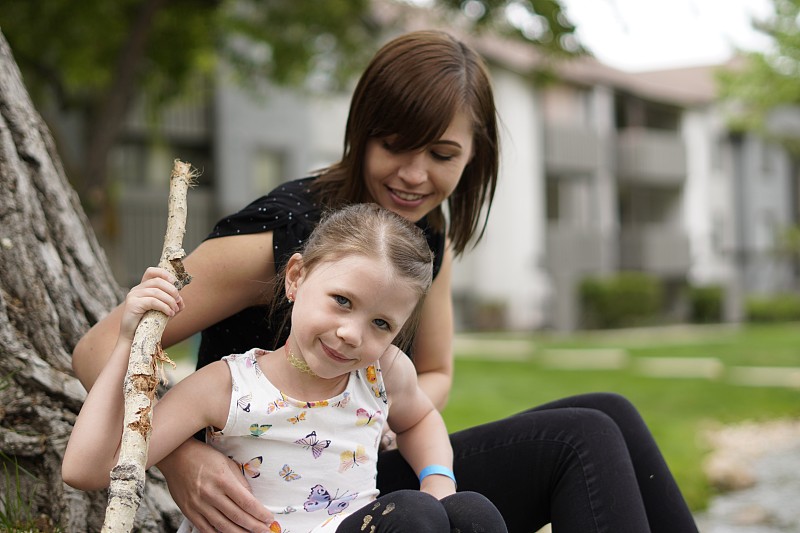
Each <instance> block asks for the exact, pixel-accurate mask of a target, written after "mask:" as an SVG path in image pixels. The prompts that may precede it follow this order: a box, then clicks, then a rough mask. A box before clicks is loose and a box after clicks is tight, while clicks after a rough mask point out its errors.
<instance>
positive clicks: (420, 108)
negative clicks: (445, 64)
mask: <svg viewBox="0 0 800 533" xmlns="http://www.w3.org/2000/svg"><path fill="white" fill-rule="evenodd" d="M429 82H433V83H429ZM437 82H438V83H437ZM391 93H394V94H391ZM384 95H385V98H383V99H382V102H381V104H380V105H379V108H378V109H376V113H375V114H374V115H373V118H374V119H375V124H374V126H375V127H374V128H373V131H374V132H375V136H379V137H385V136H393V137H394V138H393V139H392V143H391V145H392V146H391V147H392V149H393V150H395V151H398V152H408V151H414V150H420V149H422V148H424V147H426V146H428V145H430V144H432V143H433V142H435V141H437V140H439V139H440V138H441V137H442V135H443V134H444V132H445V131H446V130H447V128H448V127H449V126H450V122H451V121H452V120H453V117H454V116H455V112H456V109H458V108H459V107H460V104H459V98H458V95H457V93H456V91H455V89H454V87H453V84H452V83H444V80H441V77H440V79H439V80H425V79H420V78H417V79H414V80H411V83H409V84H408V86H406V87H394V91H387V92H385V93H384Z"/></svg>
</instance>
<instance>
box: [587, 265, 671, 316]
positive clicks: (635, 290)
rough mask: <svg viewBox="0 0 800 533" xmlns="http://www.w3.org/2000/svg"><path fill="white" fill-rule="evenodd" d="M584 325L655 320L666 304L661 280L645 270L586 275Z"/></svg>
mask: <svg viewBox="0 0 800 533" xmlns="http://www.w3.org/2000/svg"><path fill="white" fill-rule="evenodd" d="M579 291H580V300H581V308H582V310H583V322H584V324H583V325H584V326H585V327H588V328H601V329H609V328H621V327H630V326H640V325H644V324H649V323H652V322H653V321H654V319H655V318H656V317H657V316H658V314H659V312H660V311H661V308H662V304H663V288H662V287H661V284H660V282H659V280H658V279H657V278H655V277H653V276H650V275H648V274H644V273H641V272H620V273H618V274H615V275H613V276H609V277H605V278H586V279H584V280H583V281H582V282H581V285H580V289H579Z"/></svg>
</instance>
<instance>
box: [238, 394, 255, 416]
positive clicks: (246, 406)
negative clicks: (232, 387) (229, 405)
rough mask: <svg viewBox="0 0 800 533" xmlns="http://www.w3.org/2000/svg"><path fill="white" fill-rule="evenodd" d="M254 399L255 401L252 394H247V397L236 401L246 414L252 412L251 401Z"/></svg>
mask: <svg viewBox="0 0 800 533" xmlns="http://www.w3.org/2000/svg"><path fill="white" fill-rule="evenodd" d="M252 399H253V395H252V394H246V395H244V396H242V397H240V398H239V399H238V400H236V405H238V406H239V408H240V409H241V410H242V411H244V412H245V413H249V412H250V400H252Z"/></svg>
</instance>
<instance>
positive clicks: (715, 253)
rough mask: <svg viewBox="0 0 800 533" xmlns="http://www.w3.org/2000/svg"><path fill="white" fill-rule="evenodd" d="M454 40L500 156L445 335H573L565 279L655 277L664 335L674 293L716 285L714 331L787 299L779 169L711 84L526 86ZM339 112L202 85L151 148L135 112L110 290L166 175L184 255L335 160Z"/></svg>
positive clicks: (134, 274) (139, 242)
mask: <svg viewBox="0 0 800 533" xmlns="http://www.w3.org/2000/svg"><path fill="white" fill-rule="evenodd" d="M464 38H465V39H466V40H469V41H471V42H472V44H474V45H475V47H476V48H477V49H478V50H479V51H480V52H481V53H482V54H483V55H484V57H485V58H486V59H487V61H488V62H489V64H490V66H491V70H492V76H493V82H494V87H495V94H496V99H497V104H498V108H499V114H500V119H501V129H502V132H503V145H502V150H503V152H502V166H501V178H500V183H499V187H498V190H497V196H496V200H495V204H494V206H493V209H492V213H491V217H490V223H489V225H488V228H487V230H486V233H485V236H484V240H483V241H482V242H481V243H480V245H479V246H478V247H477V248H476V249H474V250H472V251H469V252H468V253H467V254H465V257H464V259H463V260H461V261H460V262H458V263H457V265H456V269H455V274H454V301H455V304H456V305H455V307H456V313H457V320H458V327H459V328H460V329H473V328H480V329H492V328H498V329H510V330H530V329H537V328H553V329H557V330H563V331H568V330H573V329H576V328H579V327H580V326H581V324H580V316H581V315H580V305H579V298H578V287H579V284H580V282H581V280H582V279H584V278H585V277H586V276H602V275H607V274H611V273H614V272H618V271H622V270H633V271H640V272H647V273H650V274H653V275H656V276H658V277H659V278H660V279H661V280H662V281H663V284H664V287H666V289H667V291H666V294H667V296H668V297H667V308H666V309H665V310H664V312H665V313H666V314H670V313H672V314H674V316H676V317H677V318H680V312H681V295H682V294H683V290H684V289H685V288H686V287H687V286H688V285H720V286H723V287H724V288H725V289H726V291H725V292H726V294H727V296H728V299H727V301H728V303H729V305H728V313H727V318H728V319H731V320H735V319H737V317H738V313H739V312H740V311H739V309H741V299H742V296H743V295H746V294H772V293H778V292H782V291H787V290H793V289H796V288H797V276H796V273H795V271H794V268H793V263H792V261H791V260H790V259H789V257H788V256H787V255H786V254H779V253H776V252H777V251H779V249H780V235H781V233H782V232H783V231H784V230H786V229H787V228H789V227H790V226H792V225H793V224H795V223H797V219H798V215H797V206H798V201H797V200H798V198H797V184H796V181H797V169H796V168H793V166H792V164H791V158H790V157H789V155H788V153H787V152H786V151H785V150H784V149H783V148H782V147H781V146H780V145H777V144H770V143H769V142H767V141H765V140H764V139H762V138H759V137H757V136H754V135H734V134H731V133H730V132H729V131H728V130H727V129H726V126H725V120H724V114H723V110H722V109H720V108H719V106H718V104H717V103H716V98H715V87H714V82H713V80H714V74H713V72H714V69H715V67H711V66H710V67H707V68H691V69H682V70H670V71H660V72H649V73H637V74H631V73H625V72H621V71H618V70H615V69H613V68H610V67H607V66H605V65H602V64H600V63H598V62H597V61H596V60H594V59H591V58H582V59H579V60H573V61H570V62H568V63H565V64H561V65H556V66H555V67H554V74H555V77H554V78H555V79H554V81H552V82H550V83H547V84H539V83H536V82H535V79H536V73H537V72H539V71H540V70H541V68H542V61H541V58H540V57H539V56H538V54H537V53H536V52H535V50H533V49H532V48H531V47H528V46H525V45H523V44H521V43H509V42H507V41H501V40H499V39H494V38H481V39H473V38H469V37H464ZM348 105H349V94H320V93H319V92H310V91H304V92H301V91H297V90H294V91H293V90H287V89H281V88H275V87H265V88H263V90H260V91H255V92H253V91H251V90H246V89H242V88H240V87H239V86H237V84H236V83H234V82H233V81H232V79H231V77H230V76H229V75H228V73H226V72H225V70H224V69H220V71H219V73H218V75H217V77H216V79H215V80H213V82H211V83H210V84H209V85H207V86H199V87H198V88H197V89H196V93H195V94H191V95H187V97H186V98H184V99H182V100H181V102H180V103H178V104H175V105H172V106H171V107H170V108H168V109H166V110H164V112H163V113H162V116H161V117H160V119H159V120H158V121H157V124H158V125H157V127H156V128H155V129H156V135H155V136H154V135H153V127H152V126H150V125H148V121H146V120H145V118H144V117H145V113H144V109H145V106H144V105H141V106H139V107H137V108H136V109H135V110H134V112H133V113H132V114H131V116H130V117H129V119H128V121H127V123H126V126H125V133H124V135H123V137H122V139H121V140H120V142H119V143H118V144H117V146H116V147H115V149H114V152H113V157H112V171H113V173H114V177H115V179H116V180H117V182H118V183H120V184H121V189H120V192H119V196H118V198H119V202H118V205H119V207H120V210H119V213H120V221H119V227H120V233H119V239H118V243H117V245H116V246H114V247H112V248H111V250H110V254H111V256H112V263H113V265H114V268H115V270H116V274H117V276H118V279H119V281H120V282H121V283H123V284H127V283H131V282H133V281H134V280H137V279H138V276H139V275H140V273H141V272H142V271H143V270H144V268H145V266H146V265H148V264H151V263H153V262H154V260H155V259H157V258H158V255H159V253H160V248H161V241H162V237H163V228H164V227H165V224H166V223H165V220H166V192H165V191H166V187H167V175H168V172H169V169H170V168H171V161H172V159H174V158H176V157H178V158H182V159H184V160H187V161H189V162H191V163H192V164H193V165H194V166H195V167H197V168H199V169H201V170H202V171H203V176H202V178H201V187H199V188H198V189H195V190H193V191H192V192H191V193H190V195H189V200H190V207H189V216H190V220H189V223H188V230H187V237H186V241H185V245H186V248H187V250H191V249H192V248H193V247H194V246H195V245H197V244H198V243H199V242H200V240H201V239H202V238H203V237H204V236H205V235H206V234H207V233H208V232H209V231H210V229H211V227H212V226H213V224H214V222H215V221H216V220H217V218H218V217H220V216H222V215H224V214H226V213H229V212H233V211H236V210H238V209H240V208H241V207H243V206H244V205H246V204H247V203H249V202H250V201H252V200H253V199H255V198H256V197H258V196H260V195H262V194H264V193H266V192H268V191H269V190H270V189H272V188H273V187H274V186H275V185H277V184H279V183H280V182H281V181H283V180H288V179H294V178H299V177H303V176H306V175H308V174H309V172H311V171H313V170H314V169H318V168H320V167H323V166H326V165H328V164H330V163H332V162H335V161H336V160H338V158H339V157H340V155H341V152H342V136H343V132H344V126H345V121H346V117H347V110H348ZM154 258H155V259H154Z"/></svg>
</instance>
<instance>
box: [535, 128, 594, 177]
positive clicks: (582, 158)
mask: <svg viewBox="0 0 800 533" xmlns="http://www.w3.org/2000/svg"><path fill="white" fill-rule="evenodd" d="M544 142H545V150H544V158H545V165H546V167H547V171H548V172H554V173H575V172H591V171H592V170H595V169H596V168H597V167H598V165H599V160H600V159H599V153H600V152H599V151H600V140H599V137H598V135H597V134H596V133H595V132H593V131H591V130H588V129H581V128H578V127H567V126H554V125H548V126H547V127H546V128H545V141H544Z"/></svg>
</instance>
